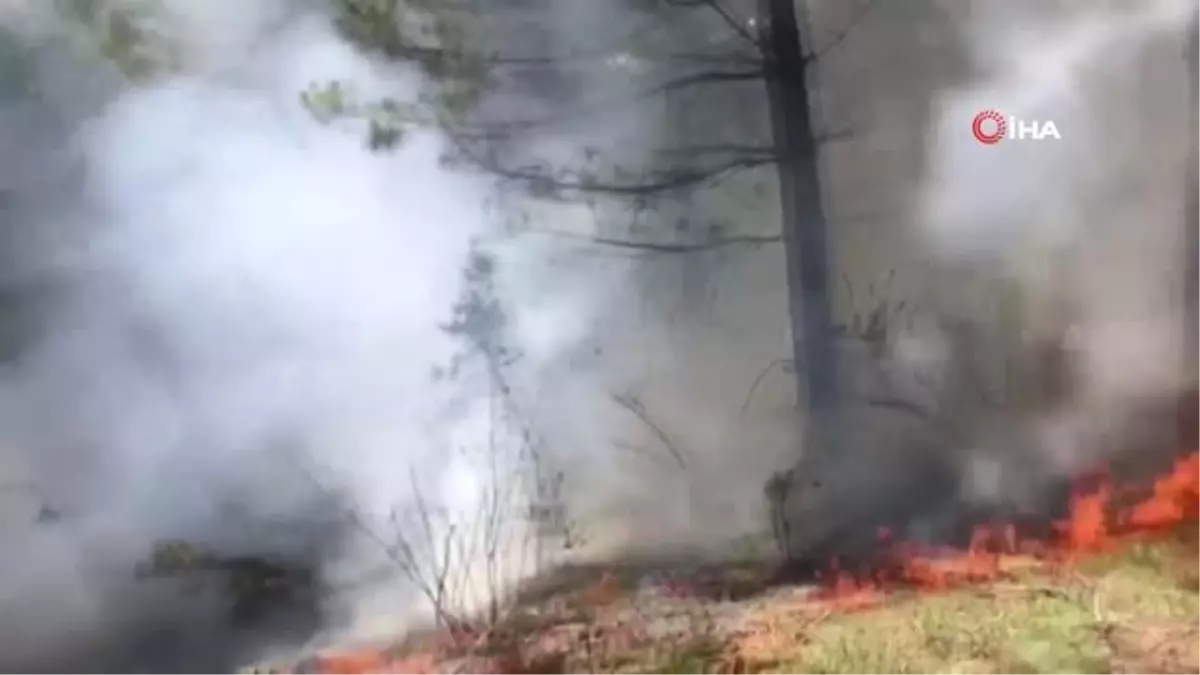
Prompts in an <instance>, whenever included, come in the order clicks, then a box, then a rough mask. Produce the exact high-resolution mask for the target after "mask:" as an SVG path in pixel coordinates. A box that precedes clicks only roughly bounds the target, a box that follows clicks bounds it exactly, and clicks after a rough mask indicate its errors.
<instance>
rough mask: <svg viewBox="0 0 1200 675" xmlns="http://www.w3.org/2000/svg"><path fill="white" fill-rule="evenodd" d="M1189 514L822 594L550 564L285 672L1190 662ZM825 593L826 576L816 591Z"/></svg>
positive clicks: (1095, 668) (1195, 562) (976, 667)
mask: <svg viewBox="0 0 1200 675" xmlns="http://www.w3.org/2000/svg"><path fill="white" fill-rule="evenodd" d="M1198 567H1200V559H1198V557H1197V533H1196V528H1195V525H1194V524H1189V525H1187V526H1186V527H1184V528H1182V529H1181V530H1177V531H1175V532H1173V533H1172V534H1171V535H1170V536H1160V537H1157V538H1155V539H1153V540H1148V539H1143V540H1134V541H1124V542H1121V543H1120V544H1118V545H1116V546H1114V547H1113V548H1109V549H1108V550H1106V551H1104V552H1101V553H1096V554H1094V555H1089V556H1088V557H1087V558H1086V559H1081V560H1075V561H1072V562H1070V563H1069V564H1064V563H1062V562H1056V563H1053V564H1051V563H1047V562H1045V561H1038V560H1035V559H1033V558H1021V557H1019V556H1009V557H1008V558H1007V563H1006V565H1005V567H1004V569H1003V570H1000V572H999V573H996V574H990V575H988V576H989V578H988V579H986V580H984V581H980V582H977V583H976V582H968V583H962V584H954V585H953V587H952V588H941V589H935V588H929V587H924V588H921V589H920V590H917V589H914V588H904V587H889V588H887V589H882V588H869V587H865V586H860V587H857V588H856V589H851V590H849V591H846V589H842V591H839V592H835V593H830V592H822V591H821V590H820V589H815V588H814V587H813V586H807V587H805V586H795V585H780V584H773V583H771V579H770V575H769V571H768V570H767V569H766V567H765V566H763V565H757V564H754V563H738V562H728V563H725V564H722V565H712V566H708V567H693V568H691V569H687V568H686V566H684V567H680V566H678V565H675V566H671V565H664V564H662V563H661V561H660V562H659V563H653V562H642V563H638V564H633V563H630V564H627V565H610V566H605V567H603V568H600V567H594V568H583V567H580V568H573V569H566V570H562V571H561V572H560V573H559V574H558V575H556V576H555V578H554V579H553V580H550V581H544V582H543V583H542V584H540V585H539V587H538V588H537V589H536V592H531V593H530V594H529V595H527V596H526V597H525V598H524V600H523V601H522V602H520V603H519V604H518V606H517V608H516V609H515V610H513V611H512V613H511V614H510V615H509V616H508V617H507V618H506V619H505V620H503V621H501V622H499V623H498V624H497V625H495V626H493V627H492V628H491V629H489V630H487V631H485V632H481V633H474V634H472V635H470V636H465V637H464V636H459V637H458V638H455V639H450V638H448V636H447V635H446V634H445V633H442V634H437V635H425V636H414V637H412V638H410V639H408V640H406V641H405V642H404V643H403V644H399V645H394V646H391V647H389V648H387V649H369V650H363V651H358V652H351V653H345V654H340V655H326V656H322V657H320V658H318V659H313V660H310V661H309V662H307V663H306V664H301V665H299V666H296V667H293V668H291V669H289V670H291V672H324V673H364V672H409V673H414V672H427V673H429V672H443V673H444V672H476V673H478V672H490V673H572V672H593V673H769V672H779V673H805V672H808V673H1008V672H1028V673H1061V672H1086V673H1135V672H1143V673H1144V672H1155V673H1198V672H1200V647H1198V645H1200V632H1198V630H1197V621H1198V617H1200V594H1198V590H1200V588H1198V587H1200V575H1198ZM826 590H828V589H826Z"/></svg>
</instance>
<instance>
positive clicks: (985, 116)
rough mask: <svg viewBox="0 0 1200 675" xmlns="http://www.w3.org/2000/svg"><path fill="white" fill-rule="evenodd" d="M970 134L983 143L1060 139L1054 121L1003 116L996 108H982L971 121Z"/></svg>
mask: <svg viewBox="0 0 1200 675" xmlns="http://www.w3.org/2000/svg"><path fill="white" fill-rule="evenodd" d="M971 134H972V135H974V136H975V140H977V141H979V142H980V143H983V144H984V145H995V144H997V143H999V142H1000V141H1002V140H1004V139H1010V140H1014V141H1024V140H1034V141H1042V140H1046V139H1048V138H1052V139H1054V140H1056V141H1061V140H1062V135H1061V134H1059V133H1058V127H1057V126H1055V125H1054V122H1041V121H1038V120H1024V119H1019V118H1017V117H1005V116H1004V115H1001V114H1000V112H999V111H996V110H984V111H983V112H981V113H979V114H978V115H976V116H975V119H974V120H973V121H972V122H971Z"/></svg>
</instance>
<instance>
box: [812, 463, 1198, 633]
mask: <svg viewBox="0 0 1200 675" xmlns="http://www.w3.org/2000/svg"><path fill="white" fill-rule="evenodd" d="M1128 496H1129V493H1128V492H1127V491H1126V492H1122V491H1118V490H1117V489H1116V488H1114V486H1113V484H1112V481H1111V479H1110V478H1109V477H1108V476H1107V475H1099V476H1095V477H1089V478H1088V479H1081V480H1080V481H1078V484H1077V487H1076V489H1075V490H1074V491H1073V494H1072V496H1071V499H1070V501H1069V509H1068V515H1067V517H1066V518H1064V519H1063V520H1062V521H1060V522H1057V523H1054V534H1053V535H1052V537H1051V538H1050V539H1049V540H1040V539H1037V538H1024V539H1022V538H1021V537H1019V536H1018V534H1017V528H1016V527H1015V526H1013V525H1012V524H1001V525H984V526H980V527H978V528H976V529H975V531H974V534H973V536H972V537H971V542H970V544H969V545H968V546H967V547H966V548H965V549H960V550H951V549H947V548H945V547H928V546H919V545H914V544H908V543H903V542H899V543H897V542H893V541H892V540H891V533H890V532H888V531H886V530H885V531H881V532H880V535H879V538H880V542H881V544H882V547H881V548H882V554H881V556H880V562H879V563H878V564H877V565H876V566H875V569H874V570H873V571H872V572H871V573H870V574H868V575H854V574H850V573H848V572H843V571H839V570H838V568H837V566H836V565H834V567H833V570H832V572H831V573H830V574H828V575H826V576H825V579H824V581H825V583H824V586H823V588H822V589H821V590H820V591H819V592H818V593H817V594H816V597H817V598H818V599H820V600H823V601H830V602H833V603H834V604H835V605H836V606H837V607H838V608H839V609H843V610H853V609H858V608H862V607H865V606H869V605H873V604H875V603H877V602H878V601H880V600H882V599H883V598H884V597H885V596H886V591H887V590H889V589H893V588H897V587H904V588H910V589H917V590H938V589H945V588H949V587H953V586H957V585H962V584H965V583H978V582H983V581H990V580H995V579H1000V578H1003V577H1005V576H1007V575H1010V574H1011V573H1012V572H1014V571H1015V570H1016V569H1019V568H1021V567H1028V566H1029V565H1031V564H1034V563H1038V562H1041V563H1046V562H1049V563H1064V562H1069V561H1070V560H1072V559H1074V558H1076V557H1078V556H1081V555H1085V554H1089V553H1097V552H1102V551H1105V550H1108V549H1110V548H1112V547H1113V546H1115V545H1116V544H1118V543H1120V542H1121V541H1124V540H1127V539H1129V538H1131V537H1138V536H1143V535H1145V534H1148V533H1161V532H1163V531H1164V530H1169V529H1172V528H1174V527H1177V526H1179V525H1181V524H1185V523H1189V522H1195V521H1196V520H1197V516H1198V514H1200V454H1197V453H1195V452H1193V453H1192V454H1190V455H1188V456H1186V457H1183V458H1181V459H1179V460H1177V461H1176V462H1175V464H1174V466H1173V467H1172V468H1171V470H1170V471H1168V472H1167V473H1166V474H1165V475H1164V476H1162V477H1161V478H1159V479H1158V480H1157V481H1155V482H1154V485H1153V488H1152V490H1151V491H1150V494H1149V495H1147V496H1145V497H1144V498H1142V499H1140V500H1136V501H1134V502H1133V504H1132V505H1129V506H1126V507H1124V508H1121V507H1120V506H1119V505H1118V504H1117V498H1118V497H1128Z"/></svg>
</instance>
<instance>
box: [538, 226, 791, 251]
mask: <svg viewBox="0 0 1200 675" xmlns="http://www.w3.org/2000/svg"><path fill="white" fill-rule="evenodd" d="M528 232H529V233H531V234H543V235H548V236H553V237H561V238H563V239H575V240H578V241H580V242H584V243H588V244H596V245H598V246H609V247H612V248H620V249H626V250H630V251H640V252H644V253H696V252H700V251H713V250H716V249H721V248H729V247H732V246H761V245H763V244H777V243H779V242H781V241H783V235H779V234H767V235H742V236H734V237H722V238H718V239H712V240H710V241H704V242H699V243H695V244H679V243H674V242H649V241H632V240H629V239H616V238H613V237H600V236H592V235H587V234H579V233H575V232H555V231H553V230H528Z"/></svg>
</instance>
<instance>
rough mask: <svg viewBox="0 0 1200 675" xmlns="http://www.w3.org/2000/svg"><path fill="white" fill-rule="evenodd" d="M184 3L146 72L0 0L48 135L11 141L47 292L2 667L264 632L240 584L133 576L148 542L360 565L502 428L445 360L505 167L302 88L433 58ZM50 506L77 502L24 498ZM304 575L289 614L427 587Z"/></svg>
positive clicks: (6, 580)
mask: <svg viewBox="0 0 1200 675" xmlns="http://www.w3.org/2000/svg"><path fill="white" fill-rule="evenodd" d="M47 4H49V3H47ZM46 9H49V7H47V8H46ZM167 9H168V10H169V11H168V12H166V13H165V14H164V15H163V18H162V19H161V21H162V25H161V26H160V29H161V30H162V32H163V34H164V35H165V36H166V37H167V38H169V39H170V40H171V44H172V48H173V49H174V65H175V69H174V70H173V71H172V72H168V73H164V74H161V75H159V76H155V77H153V78H151V79H149V80H148V81H146V82H144V83H142V84H139V85H138V86H127V85H124V84H123V83H122V82H121V79H120V78H119V77H117V76H116V73H115V72H112V71H111V70H110V68H111V67H110V66H104V65H102V64H100V63H98V62H95V61H92V60H88V59H87V58H86V57H85V53H84V52H85V50H74V51H72V49H71V48H70V46H69V44H65V43H69V41H68V40H67V39H66V38H67V37H70V35H69V34H68V33H67V32H66V31H65V29H63V28H62V27H61V26H60V25H57V24H55V23H54V22H52V21H43V20H42V19H44V17H42V16H40V15H39V14H37V12H38V10H37V8H35V7H15V8H14V9H12V10H11V12H12V13H11V14H10V15H9V16H8V18H9V19H10V22H9V26H10V28H11V33H10V35H8V36H6V39H8V40H10V41H12V43H13V44H17V45H21V46H22V47H23V48H26V49H28V50H30V51H29V53H28V54H27V55H26V56H25V57H24V58H25V59H26V62H27V63H28V65H29V67H30V69H31V71H32V72H31V74H30V82H29V85H30V87H29V90H31V91H33V92H35V93H34V94H32V95H31V94H29V93H28V91H25V92H21V93H20V94H18V95H17V96H14V98H13V100H12V102H11V103H10V105H9V106H8V108H7V110H6V112H7V113H8V115H7V119H6V121H5V128H4V135H5V141H6V143H8V144H9V145H10V146H11V147H13V148H14V149H15V150H18V151H20V152H23V153H24V154H22V155H20V156H23V157H28V158H30V159H33V160H35V161H33V162H30V163H27V164H23V165H21V166H16V167H9V168H8V169H6V171H8V172H9V176H8V178H9V181H10V187H11V188H12V190H13V192H12V203H11V208H10V209H9V211H8V214H7V218H8V222H7V223H6V228H7V229H8V231H9V233H10V234H11V237H12V241H13V242H14V247H16V249H17V250H16V251H15V252H14V258H15V259H16V260H17V261H18V262H19V265H17V266H16V267H14V268H13V269H15V270H16V273H15V274H14V277H15V278H14V279H12V283H13V284H15V285H17V286H18V287H20V288H33V289H34V290H35V291H37V292H40V293H42V295H44V296H45V299H43V300H41V301H40V302H39V304H38V305H37V307H39V309H40V311H41V313H40V315H38V316H37V317H36V319H37V321H36V322H33V321H31V322H30V325H31V326H35V328H34V329H33V334H32V335H27V336H26V338H27V339H26V340H25V341H24V345H25V347H24V350H23V351H22V352H21V353H20V355H19V357H18V358H17V359H15V360H14V361H13V363H12V364H11V365H10V366H9V367H8V368H7V369H6V371H5V372H4V374H3V377H2V379H0V396H2V397H3V399H4V406H3V410H4V415H5V419H4V424H3V427H2V428H3V432H4V436H5V438H4V445H3V448H4V451H3V455H2V456H0V464H2V465H3V467H4V477H5V483H6V485H8V486H11V487H12V489H11V490H6V492H5V496H4V498H5V507H4V510H5V511H6V518H5V519H6V521H11V522H9V523H8V525H7V526H6V527H5V544H4V546H3V549H2V552H0V577H2V578H3V581H2V582H0V594H2V595H3V597H4V601H3V603H2V605H3V610H2V611H0V622H2V624H3V627H2V628H0V632H3V634H4V636H5V638H4V644H3V646H2V649H0V651H2V652H3V657H2V658H0V664H2V665H3V668H4V669H6V670H8V669H12V668H17V669H34V670H43V669H47V668H49V669H60V668H68V669H70V668H74V669H80V668H83V669H87V670H94V669H96V668H101V669H118V670H119V669H128V668H134V667H139V668H140V667H150V668H157V669H164V668H166V669H171V670H178V669H184V670H187V669H200V670H207V671H212V670H214V669H215V670H221V669H224V668H230V667H233V666H235V665H237V663H235V662H233V661H230V660H228V659H234V658H247V657H249V656H252V654H249V653H238V651H239V650H242V649H245V648H249V647H251V646H254V640H255V638H247V637H237V633H236V631H235V630H234V628H231V627H227V626H224V625H223V624H224V623H225V617H224V615H223V614H222V613H223V612H225V609H224V606H223V605H222V603H223V602H226V601H227V600H228V599H227V598H215V599H214V598H210V597H208V596H207V595H204V594H201V595H200V596H189V595H187V594H185V593H183V592H182V591H181V590H180V589H179V588H178V586H177V585H176V584H173V583H169V582H161V583H160V582H144V583H135V581H134V579H133V572H134V567H135V565H136V564H137V563H138V562H141V561H143V560H145V559H146V558H147V556H148V555H149V554H150V551H151V545H152V543H153V542H155V541H158V540H161V539H176V538H178V539H185V540H189V541H194V542H197V543H199V544H202V545H205V546H211V547H214V548H215V549H216V550H218V551H221V552H224V553H227V554H248V555H268V554H270V555H287V556H291V557H292V558H294V559H297V560H299V561H301V562H307V564H310V565H314V566H319V569H321V570H322V571H323V574H324V575H325V576H326V577H327V579H326V581H329V582H331V583H334V582H336V583H340V584H343V585H345V586H348V587H349V588H354V584H356V583H358V584H359V585H363V582H361V577H362V576H363V575H364V574H365V575H368V577H369V576H370V574H371V573H372V572H373V573H374V574H375V577H378V576H379V569H380V567H381V566H385V567H386V566H387V565H392V564H391V563H389V562H388V561H387V560H386V558H385V556H384V555H383V553H382V551H381V550H380V549H381V546H380V544H379V542H376V541H373V540H371V538H370V537H365V536H362V534H363V533H362V532H357V531H352V530H356V528H357V529H358V530H365V529H378V530H379V531H378V533H377V534H378V535H379V536H382V537H387V536H390V532H388V531H387V530H388V528H390V527H392V525H391V524H389V522H390V521H389V514H390V513H391V512H392V510H394V509H401V510H403V509H404V508H405V506H406V504H407V503H409V502H411V501H412V500H413V499H415V493H414V486H420V487H421V488H422V489H423V490H424V492H425V494H426V496H425V497H424V498H426V499H428V500H430V501H431V502H436V503H437V504H438V505H439V506H440V507H443V508H447V509H449V510H450V513H451V515H450V516H448V517H447V518H448V519H449V521H453V520H454V519H455V518H457V517H458V516H459V515H461V514H463V513H471V511H472V509H474V508H475V507H476V506H477V504H474V503H473V502H472V500H474V499H477V496H476V495H478V494H479V490H478V489H477V487H478V486H477V485H475V483H480V482H481V481H482V478H481V477H480V476H479V475H478V472H477V469H476V468H473V467H472V465H471V464H470V463H469V462H466V463H464V461H462V460H455V459H454V458H455V457H457V455H455V454H454V453H453V452H452V450H453V449H454V448H455V447H458V446H469V445H472V444H477V443H482V442H483V441H484V440H486V438H487V436H488V434H489V433H490V434H493V435H494V434H495V433H497V432H496V431H495V430H494V429H492V428H491V426H490V425H488V424H487V423H486V418H484V417H483V415H484V413H485V412H486V406H484V405H483V404H482V403H480V401H482V400H483V392H482V391H476V390H475V389H474V385H473V381H472V380H471V378H470V374H469V373H467V374H466V375H464V376H463V378H462V380H460V381H454V382H448V381H447V382H443V383H442V384H441V385H440V386H439V385H437V384H436V383H435V382H434V378H433V376H432V374H431V373H433V372H434V370H435V369H436V368H439V367H441V368H445V367H446V365H447V364H448V363H449V362H450V361H451V359H452V358H453V357H454V356H455V354H458V353H460V352H461V351H462V350H463V349H464V345H463V343H462V340H461V339H460V338H456V337H453V336H451V335H449V334H447V332H446V331H445V330H443V327H442V326H443V325H444V324H446V323H447V322H448V321H449V320H450V319H451V309H452V307H453V306H454V304H455V302H456V301H458V300H459V298H460V293H461V292H462V290H463V289H462V279H463V270H464V267H465V266H466V264H467V262H468V257H469V253H470V251H469V247H470V244H471V242H472V240H473V239H475V238H477V237H480V236H486V235H487V234H488V233H489V232H490V231H492V230H493V229H494V228H493V226H494V223H493V222H491V221H490V220H489V215H488V211H487V210H486V209H485V208H484V205H483V201H484V198H485V197H486V195H487V191H486V185H485V184H483V183H481V182H478V181H476V180H474V179H472V178H469V177H464V176H462V175H458V174H453V173H450V172H449V171H448V170H445V169H443V168H441V165H440V160H441V157H442V154H443V152H444V150H445V143H444V140H443V139H441V138H440V137H439V136H438V135H437V134H436V133H434V132H432V131H429V130H421V129H416V130H413V131H412V132H411V133H410V134H409V135H408V136H407V137H406V138H405V139H404V142H403V143H402V144H401V145H400V147H399V148H398V149H397V150H396V151H395V152H391V153H370V152H367V151H365V150H364V147H363V146H364V140H363V139H364V135H363V129H362V128H361V126H360V125H357V124H353V123H347V124H345V125H339V124H333V125H322V124H320V123H318V121H317V120H316V119H315V118H314V117H313V115H312V114H311V113H310V112H309V111H308V110H306V109H304V108H303V107H302V106H301V105H300V102H299V98H298V97H299V93H300V92H301V91H303V90H305V89H307V88H308V87H309V86H310V85H311V84H312V83H314V82H316V83H323V82H327V81H332V80H339V81H342V82H346V83H348V86H349V89H350V90H351V91H353V92H354V93H355V94H356V95H358V96H361V97H363V98H364V99H371V98H381V97H385V96H392V97H399V98H401V99H402V100H405V99H407V100H415V99H416V97H417V96H418V95H419V94H420V93H421V91H422V90H423V88H425V87H426V86H427V84H426V83H425V82H424V81H423V80H422V77H421V76H420V75H419V74H418V73H417V72H416V71H414V70H406V69H404V68H397V67H395V66H388V67H384V66H383V65H381V64H378V63H373V62H372V61H370V60H369V59H367V58H366V57H364V56H363V55H362V54H360V53H358V52H356V51H354V50H353V49H352V48H351V47H350V46H349V45H347V44H346V43H345V42H343V41H341V40H340V39H339V38H338V37H337V36H336V35H335V34H334V33H333V29H332V24H331V22H330V21H329V18H328V16H324V15H322V14H320V13H318V12H307V13H306V12H304V11H296V8H295V7H294V6H293V7H290V8H289V7H288V3H282V2H280V3H249V4H247V3H241V2H209V3H199V4H197V3H167ZM285 10H286V11H285ZM35 29H36V30H35ZM80 82H82V83H87V84H89V85H93V86H92V89H93V90H95V91H94V92H89V91H87V90H80V89H78V88H77V87H76V86H75V85H76V84H77V83H80ZM97 83H100V84H99V85H98V86H97ZM22 300H23V301H24V302H26V303H29V302H31V300H30V298H29V297H23V299H22ZM550 341H552V338H551V339H550ZM450 403H454V404H455V405H454V406H453V407H452V408H448V405H449V404H450ZM448 409H451V413H449V414H448V413H447V412H446V411H447V410H448ZM499 433H500V435H501V439H500V443H506V442H507V438H506V437H505V436H504V434H503V431H502V430H501V431H500V432H499ZM335 498H339V499H341V502H339V503H338V504H337V505H336V506H334V507H331V506H330V504H331V502H333V501H335ZM43 507H45V508H46V509H52V510H53V511H54V512H55V513H56V514H60V515H61V517H60V518H59V519H58V520H57V521H56V522H51V523H47V524H45V526H38V527H33V526H31V525H30V523H31V522H32V520H33V518H34V517H35V516H36V515H37V513H38V511H39V509H42V508H43ZM347 509H350V510H353V512H354V514H355V521H356V522H357V523H358V524H357V525H354V526H351V525H348V524H347V518H346V513H345V512H344V511H345V510H347ZM455 514H458V515H455ZM43 515H45V514H43ZM439 536H440V535H439ZM388 569H393V570H394V565H392V567H390V568H388ZM393 576H395V575H394V574H393ZM389 589H391V590H394V591H395V592H391V590H389ZM368 599H370V602H368ZM370 603H374V604H370ZM314 604H315V605H317V607H316V609H319V610H320V611H321V612H322V613H323V616H321V617H317V616H313V617H310V618H309V619H308V623H306V624H302V625H294V626H284V627H283V628H287V629H295V634H294V635H293V636H292V638H291V639H293V640H295V639H301V638H303V637H305V632H306V631H311V630H313V629H315V628H317V627H319V626H320V624H322V623H324V624H325V625H326V626H333V627H337V628H345V627H346V626H351V627H355V626H359V625H360V624H361V621H362V620H363V619H364V617H372V618H381V619H383V620H386V621H387V622H388V623H389V627H390V628H392V629H395V628H396V626H397V625H398V624H399V623H400V622H401V621H403V620H406V619H411V618H414V617H415V616H416V610H417V608H418V602H417V601H416V599H415V596H414V590H413V589H412V588H411V587H410V586H405V585H404V584H403V583H400V582H396V583H392V584H384V585H383V586H380V584H379V583H375V584H367V585H366V586H365V587H364V590H362V591H360V592H357V593H356V592H353V591H347V592H345V593H342V594H340V595H338V596H337V597H333V598H321V599H319V600H318V601H315V603H314ZM314 611H315V610H314ZM289 622H290V623H299V622H300V620H299V619H295V618H289ZM280 639H283V638H280ZM148 642H152V643H156V644H157V645H158V646H157V647H156V648H154V649H150V648H148V647H147V646H146V644H147V643H148ZM53 654H59V655H60V656H57V657H54V658H51V655H53Z"/></svg>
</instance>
